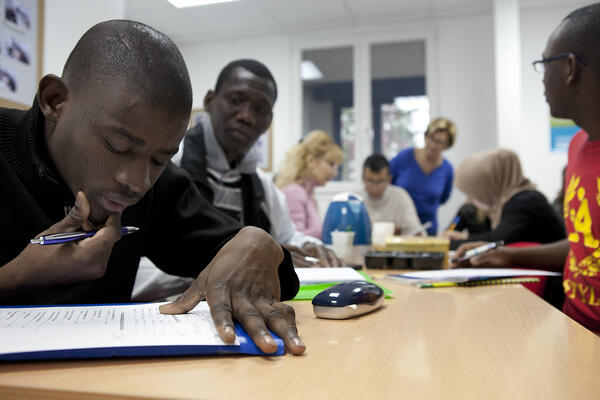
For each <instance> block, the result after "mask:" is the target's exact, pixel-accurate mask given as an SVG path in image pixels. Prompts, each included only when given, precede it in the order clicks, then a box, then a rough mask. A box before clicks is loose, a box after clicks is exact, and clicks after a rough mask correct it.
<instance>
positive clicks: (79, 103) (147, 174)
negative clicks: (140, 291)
mask: <svg viewBox="0 0 600 400" xmlns="http://www.w3.org/2000/svg"><path fill="white" fill-rule="evenodd" d="M191 104H192V92H191V85H190V81H189V76H188V73H187V69H186V67H185V63H184V61H183V58H182V56H181V54H180V53H179V51H178V49H177V47H176V46H175V44H174V43H173V42H172V41H171V40H170V39H169V38H167V37H166V36H165V35H163V34H161V33H159V32H157V31H155V30H153V29H152V28H150V27H148V26H146V25H143V24H140V23H136V22H132V21H108V22H103V23H100V24H98V25H96V26H94V27H92V28H91V29H90V30H89V31H88V32H86V33H85V34H84V36H83V37H82V38H81V39H80V40H79V42H78V43H77V45H76V46H75V48H74V50H73V52H72V53H71V55H70V56H69V59H68V60H67V62H66V64H65V68H64V70H63V75H62V77H60V78H59V77H57V76H53V75H46V76H44V77H43V78H42V79H41V81H40V83H39V87H38V93H37V96H36V100H35V101H34V103H33V106H32V108H31V109H30V110H29V111H27V112H24V111H18V110H10V109H1V110H0V185H1V186H2V188H3V196H2V197H1V198H0V224H1V225H0V226H1V227H2V229H1V232H0V302H2V303H4V304H68V303H100V302H125V301H129V300H130V296H131V289H132V287H133V281H134V278H135V274H136V270H137V265H138V262H139V259H140V256H142V255H146V256H148V257H149V258H150V259H151V260H152V261H153V262H154V263H155V264H157V265H158V266H159V267H160V268H162V269H164V270H165V271H167V272H170V273H172V274H179V275H183V276H190V277H196V276H197V279H196V280H195V282H194V283H193V285H192V286H191V287H190V289H189V290H187V291H186V292H185V293H184V295H183V296H182V297H181V298H180V299H178V300H177V301H175V302H173V303H171V304H167V305H164V306H162V307H161V311H162V312H164V313H183V312H187V311H189V310H190V309H192V308H193V307H194V306H195V305H196V304H197V303H198V302H199V301H200V300H202V299H204V298H206V299H207V301H208V303H209V306H210V308H211V315H212V317H213V320H214V322H215V325H216V327H217V330H218V332H219V334H220V336H221V338H222V339H223V340H225V341H226V342H231V341H232V340H233V339H234V338H235V335H234V330H233V317H235V318H237V319H238V320H239V321H240V323H241V324H242V325H243V326H244V328H245V329H246V330H247V331H248V333H249V334H250V335H251V337H252V338H253V340H254V342H255V343H256V344H257V345H258V346H259V347H260V348H261V349H262V350H263V351H265V352H272V351H274V350H275V349H276V344H275V342H274V341H273V339H272V337H271V336H270V335H269V333H268V330H267V326H268V327H269V328H270V329H272V330H273V331H274V332H276V333H278V334H279V335H280V336H282V337H283V338H284V340H285V343H286V346H287V348H288V349H289V350H290V351H291V352H292V353H294V354H299V353H302V352H303V351H304V344H303V343H302V341H301V340H300V338H299V337H298V334H297V331H296V327H295V317H294V313H293V309H292V308H291V307H289V306H287V305H285V304H283V303H281V302H280V301H281V299H289V298H291V297H293V296H294V295H295V293H296V292H297V290H298V280H297V277H296V275H295V273H294V271H293V268H292V264H291V258H290V256H289V253H288V252H287V251H285V250H283V249H282V248H281V247H280V246H279V245H278V244H277V243H276V242H275V241H274V240H273V239H272V238H271V237H270V236H269V235H268V234H267V233H266V232H264V231H263V230H261V229H257V228H251V227H246V228H241V226H240V225H239V224H237V223H236V222H235V221H234V220H233V219H231V218H228V217H227V216H225V215H223V214H222V213H220V212H218V211H216V210H215V209H214V208H213V207H212V206H211V205H210V203H208V202H207V201H206V200H204V199H203V198H202V196H201V195H200V193H199V192H198V190H197V188H196V187H195V185H194V184H193V182H192V181H191V179H190V178H189V176H188V175H187V174H186V173H185V172H184V171H182V170H181V169H179V168H177V167H175V166H174V165H173V164H172V163H170V161H169V160H170V158H171V156H172V155H173V154H175V152H176V151H177V148H178V146H179V143H180V141H181V140H182V138H183V135H184V133H185V129H186V126H187V123H188V120H189V115H190V110H191ZM122 225H133V226H138V227H139V228H140V230H139V232H137V233H134V234H132V235H129V236H126V237H123V238H122V237H121V230H120V228H121V226H122ZM92 229H98V232H97V233H96V234H95V235H94V236H92V237H89V238H87V239H84V240H81V241H78V242H70V243H65V244H60V245H53V246H40V245H34V244H30V243H29V239H31V238H34V237H38V236H40V235H43V234H48V233H55V232H70V231H78V230H92Z"/></svg>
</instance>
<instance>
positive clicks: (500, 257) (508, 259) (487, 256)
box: [451, 242, 514, 268]
mask: <svg viewBox="0 0 600 400" xmlns="http://www.w3.org/2000/svg"><path fill="white" fill-rule="evenodd" d="M484 244H486V242H469V243H465V244H463V245H461V246H460V247H459V248H458V249H457V250H456V253H455V254H454V259H459V258H461V257H462V256H463V255H464V254H465V253H466V252H467V251H468V250H471V249H474V248H475V247H479V246H481V245H484ZM513 265H514V263H513V261H512V255H511V250H510V249H509V248H506V247H504V246H501V247H497V248H495V249H494V250H490V251H487V252H485V253H483V254H480V255H477V256H474V257H471V258H469V259H468V260H465V261H461V262H453V263H452V264H451V268H469V267H473V268H510V267H512V266H513Z"/></svg>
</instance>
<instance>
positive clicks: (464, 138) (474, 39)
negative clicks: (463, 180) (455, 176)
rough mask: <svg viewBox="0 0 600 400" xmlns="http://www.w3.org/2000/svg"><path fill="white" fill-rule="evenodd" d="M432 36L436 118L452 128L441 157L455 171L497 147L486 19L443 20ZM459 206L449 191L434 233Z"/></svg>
mask: <svg viewBox="0 0 600 400" xmlns="http://www.w3.org/2000/svg"><path fill="white" fill-rule="evenodd" d="M437 37H438V46H437V48H438V55H437V63H438V77H439V79H438V85H439V102H438V104H439V114H440V115H443V116H445V117H448V118H451V119H452V120H454V122H455V123H456V126H457V140H456V143H455V145H454V146H453V147H452V148H451V149H450V150H448V151H447V152H446V155H445V156H446V158H447V159H448V160H449V161H450V163H451V164H452V165H453V166H454V168H456V167H457V166H458V164H459V163H460V161H461V160H462V159H463V158H464V157H466V156H467V155H469V154H471V153H473V152H476V151H481V150H484V149H487V148H490V147H494V146H496V145H497V138H496V113H495V106H496V103H495V97H496V96H495V87H494V36H493V20H492V16H491V15H480V16H470V17H463V18H453V19H445V20H443V21H441V22H439V23H438V26H437ZM432 117H435V116H433V115H432ZM464 201H465V196H464V195H463V194H462V193H461V192H460V191H458V190H457V189H454V190H453V191H452V195H451V197H450V199H449V200H448V202H447V203H446V204H445V205H443V206H442V207H441V208H440V210H439V212H438V221H439V227H440V229H443V228H444V227H445V226H446V225H448V224H449V222H450V221H451V220H452V218H453V217H454V215H455V214H456V211H457V210H458V208H459V207H460V205H461V204H462V203H463V202H464Z"/></svg>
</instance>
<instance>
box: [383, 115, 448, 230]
mask: <svg viewBox="0 0 600 400" xmlns="http://www.w3.org/2000/svg"><path fill="white" fill-rule="evenodd" d="M455 140H456V126H455V125H454V123H453V122H452V121H450V120H449V119H446V118H436V119H434V120H433V121H431V123H430V124H429V126H428V127H427V131H426V132H425V147H423V148H422V149H416V148H413V147H409V148H408V149H405V150H402V151H400V152H399V153H398V154H397V155H396V156H395V157H394V158H393V159H392V160H391V161H390V173H391V174H392V184H393V185H396V186H400V187H402V188H404V189H405V190H406V191H407V192H408V193H409V194H410V197H412V200H413V202H414V203H415V207H416V208H417V214H418V215H419V219H420V220H421V223H426V222H431V226H430V227H429V228H428V229H427V233H428V234H430V235H435V234H436V232H437V210H438V208H439V206H440V205H441V204H444V203H445V202H446V200H448V198H449V197H450V193H451V192H452V180H453V178H454V170H453V168H452V165H451V164H450V163H449V162H448V160H446V159H445V158H444V157H443V156H442V152H443V151H445V150H448V149H449V148H450V147H452V145H453V144H454V142H455Z"/></svg>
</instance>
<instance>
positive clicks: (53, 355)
mask: <svg viewBox="0 0 600 400" xmlns="http://www.w3.org/2000/svg"><path fill="white" fill-rule="evenodd" d="M139 304H143V303H126V304H75V305H73V304H69V305H41V306H0V310H6V309H14V308H41V307H92V306H93V307H98V306H128V305H139ZM235 333H236V335H237V336H238V341H239V345H172V346H171V345H157V346H111V347H94V348H72V349H61V350H42V351H31V352H14V353H0V361H18V360H56V359H82V358H112V357H159V356H161V357H162V356H183V355H226V354H249V355H264V356H281V355H283V354H285V348H284V343H283V340H282V339H281V338H280V337H279V336H277V335H275V334H274V333H273V332H270V333H271V335H272V336H273V339H274V340H275V343H276V344H277V350H276V351H275V352H274V353H264V352H263V351H261V350H260V349H259V348H258V347H257V346H256V345H255V344H254V342H253V341H252V338H250V336H249V335H248V333H247V332H246V331H245V330H244V328H242V326H241V325H239V324H237V323H236V324H235Z"/></svg>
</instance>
